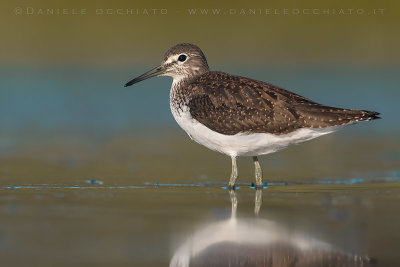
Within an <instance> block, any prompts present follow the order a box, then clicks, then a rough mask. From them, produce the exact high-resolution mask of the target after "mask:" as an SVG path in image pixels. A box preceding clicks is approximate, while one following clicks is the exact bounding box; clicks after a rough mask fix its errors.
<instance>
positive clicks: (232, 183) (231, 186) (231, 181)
mask: <svg viewBox="0 0 400 267" xmlns="http://www.w3.org/2000/svg"><path fill="white" fill-rule="evenodd" d="M231 158H232V173H231V178H230V179H229V185H228V188H229V189H235V183H236V178H237V177H238V169H237V165H236V157H235V156H232V157H231Z"/></svg>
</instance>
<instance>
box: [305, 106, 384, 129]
mask: <svg viewBox="0 0 400 267" xmlns="http://www.w3.org/2000/svg"><path fill="white" fill-rule="evenodd" d="M299 111H300V114H301V116H302V117H303V118H304V119H305V122H306V124H307V126H308V127H311V128H314V127H318V126H322V127H329V126H339V125H345V124H349V123H354V122H359V121H369V120H376V119H380V117H379V115H380V113H378V112H375V111H369V110H354V109H342V108H334V107H328V106H323V105H311V106H308V107H306V108H301V109H300V110H299Z"/></svg>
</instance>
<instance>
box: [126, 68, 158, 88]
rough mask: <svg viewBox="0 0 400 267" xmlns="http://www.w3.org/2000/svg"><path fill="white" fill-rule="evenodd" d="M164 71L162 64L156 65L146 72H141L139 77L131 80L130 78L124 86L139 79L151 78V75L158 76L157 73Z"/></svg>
mask: <svg viewBox="0 0 400 267" xmlns="http://www.w3.org/2000/svg"><path fill="white" fill-rule="evenodd" d="M164 72H165V68H164V67H163V66H158V67H156V68H154V69H152V70H149V71H148V72H146V73H143V74H142V75H140V76H139V77H137V78H135V79H133V80H130V81H129V82H127V83H126V84H125V87H128V86H131V85H132V84H134V83H138V82H140V81H143V80H146V79H148V78H151V77H155V76H159V75H161V74H163V73H164Z"/></svg>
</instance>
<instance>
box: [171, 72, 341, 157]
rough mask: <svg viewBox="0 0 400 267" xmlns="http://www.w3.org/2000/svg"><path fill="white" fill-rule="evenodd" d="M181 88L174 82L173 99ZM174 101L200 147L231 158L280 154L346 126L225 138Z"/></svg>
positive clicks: (178, 117) (182, 123)
mask: <svg viewBox="0 0 400 267" xmlns="http://www.w3.org/2000/svg"><path fill="white" fill-rule="evenodd" d="M178 84H179V80H178V79H174V82H173V83H172V86H171V92H170V98H174V97H175V89H176V86H177V85H178ZM174 103H175V102H174V101H173V100H171V101H170V108H171V112H172V115H173V116H174V118H175V120H176V122H177V123H178V124H179V126H180V127H181V128H182V129H183V130H185V132H186V133H187V134H188V135H189V137H190V138H191V139H192V140H194V141H196V142H197V143H199V144H201V145H203V146H205V147H207V148H209V149H211V150H214V151H217V152H220V153H223V154H225V155H228V156H231V157H238V156H259V155H265V154H269V153H273V152H277V151H279V150H281V149H283V148H285V147H287V146H289V145H291V144H298V143H301V142H304V141H308V140H311V139H313V138H316V137H319V136H321V135H325V134H329V133H332V132H334V131H336V130H338V129H339V128H340V127H342V126H333V127H327V128H301V129H298V130H296V131H294V132H290V133H287V134H283V135H275V134H270V133H237V134H235V135H225V134H221V133H218V132H215V131H213V130H211V129H209V128H208V127H206V126H205V125H203V124H201V123H200V122H198V121H197V120H196V119H194V118H192V116H191V114H190V111H189V108H188V106H186V105H185V104H183V105H181V106H180V107H179V108H178V107H177V106H176V105H174Z"/></svg>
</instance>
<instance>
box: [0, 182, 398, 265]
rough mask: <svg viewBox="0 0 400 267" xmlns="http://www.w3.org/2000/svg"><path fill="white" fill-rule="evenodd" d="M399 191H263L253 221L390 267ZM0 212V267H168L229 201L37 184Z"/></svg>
mask: <svg viewBox="0 0 400 267" xmlns="http://www.w3.org/2000/svg"><path fill="white" fill-rule="evenodd" d="M255 192H256V191H255V190H253V189H250V188H249V187H247V186H242V187H241V188H240V189H239V190H237V191H236V195H237V198H238V210H237V218H238V219H240V220H241V219H245V218H247V220H250V222H252V220H255V217H256V216H255V215H254V200H255ZM399 192H400V183H399V182H391V183H389V182H388V183H368V184H357V185H351V186H349V185H295V186H276V187H274V186H272V187H268V188H267V189H264V190H263V192H262V193H263V202H262V205H261V209H260V211H259V215H258V219H257V220H258V221H260V220H264V221H266V222H268V223H270V224H271V223H272V224H274V225H275V226H273V227H272V226H271V228H272V229H269V228H270V227H269V225H268V224H267V225H261V226H262V227H263V228H262V229H263V230H264V231H274V229H275V228H274V227H276V225H278V226H279V227H280V228H282V229H283V230H281V231H285V232H286V233H287V234H289V235H290V236H295V235H296V236H298V235H300V236H302V238H303V239H305V240H309V241H310V240H317V241H318V242H323V243H326V244H329V246H331V247H332V248H333V249H335V250H337V251H342V252H346V253H350V254H357V255H360V256H369V257H373V258H374V259H376V260H377V261H378V263H380V264H379V266H396V265H398V264H399V257H398V244H399V242H400V236H399V234H398V222H399V221H400V215H399V212H398V211H399V208H400V204H399V203H400V202H399V201H400V194H399ZM0 212H1V218H2V220H1V226H0V227H1V228H0V229H1V241H0V247H1V250H0V251H1V252H0V255H1V258H2V262H3V264H5V265H4V266H24V265H25V264H26V263H27V262H29V263H30V265H31V266H55V265H57V266H68V265H74V266H88V265H97V266H110V265H113V266H167V265H168V264H169V261H170V260H171V258H172V257H173V254H174V253H175V251H177V250H178V249H179V247H180V246H182V245H183V244H184V242H190V241H187V240H188V239H190V238H191V237H193V234H195V233H198V232H199V231H205V230H204V229H207V228H210V227H213V225H216V224H218V223H223V222H224V221H226V220H229V218H230V216H231V203H230V196H229V193H228V191H227V190H224V189H222V188H220V187H219V186H215V185H210V186H204V187H194V186H180V187H178V186H150V185H149V186H144V187H141V188H131V187H125V188H114V187H112V188H110V187H107V186H101V185H99V186H95V187H93V186H83V187H79V186H77V187H74V188H72V187H70V186H63V185H58V186H57V187H54V186H52V185H40V186H37V187H35V188H13V189H10V188H2V189H1V209H0ZM253 224H254V223H253ZM253 224H250V225H253ZM259 227H260V226H259ZM222 229H224V228H222ZM238 229H241V228H238ZM216 233H219V232H216ZM216 233H215V234H216ZM251 233H252V230H250V231H249V233H248V234H249V235H251ZM274 233H276V231H274ZM235 234H238V233H234V232H232V235H235ZM208 238H209V239H212V238H217V237H216V236H215V235H213V236H208ZM206 239H207V238H206ZM265 241H266V242H268V239H267V240H265ZM310 242H311V241H310ZM317 246H318V247H319V248H321V245H317ZM250 248H251V247H250ZM256 252H257V250H256ZM233 266H235V265H233ZM346 266H352V265H346Z"/></svg>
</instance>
